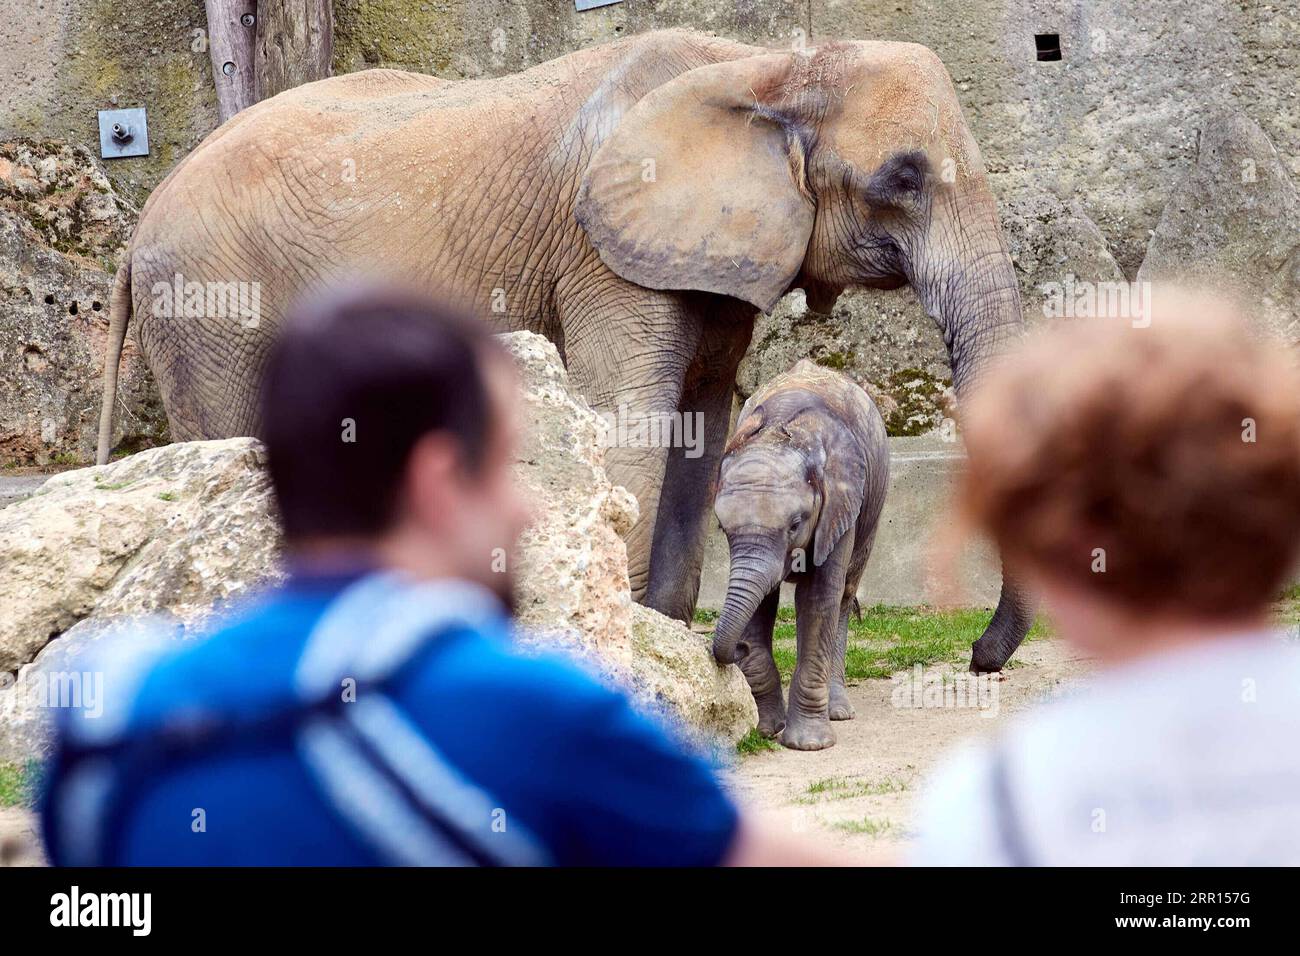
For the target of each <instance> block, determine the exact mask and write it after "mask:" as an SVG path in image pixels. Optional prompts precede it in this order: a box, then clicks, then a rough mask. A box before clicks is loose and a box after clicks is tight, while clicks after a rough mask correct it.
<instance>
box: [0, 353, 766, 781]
mask: <svg viewBox="0 0 1300 956" xmlns="http://www.w3.org/2000/svg"><path fill="white" fill-rule="evenodd" d="M502 340H503V342H504V343H505V345H506V346H507V348H508V349H509V350H510V352H511V353H512V354H513V355H514V356H515V358H516V360H517V361H518V364H519V367H520V370H521V372H522V380H523V401H524V410H525V419H526V423H525V429H524V431H525V435H526V438H525V443H524V447H523V448H522V449H521V454H520V459H519V463H518V465H517V477H518V479H519V480H520V481H521V482H522V483H523V484H524V486H525V487H526V489H527V490H528V493H529V495H530V497H531V498H532V499H533V500H534V501H535V502H536V507H537V512H538V516H537V523H536V525H535V526H534V527H533V528H532V529H531V530H530V531H529V533H528V534H527V535H526V536H525V537H524V539H523V540H522V542H521V549H520V554H519V556H518V560H519V568H518V574H517V580H518V582H519V589H518V595H517V597H518V604H519V607H520V621H521V624H522V625H523V627H524V629H525V634H524V636H523V637H521V640H522V642H523V643H524V645H525V646H526V647H528V648H529V649H532V650H555V649H559V650H563V651H565V652H568V653H571V654H572V655H573V656H574V657H575V658H576V659H578V660H579V661H580V662H581V663H583V664H584V665H585V666H587V667H588V668H589V669H590V670H592V671H593V672H595V673H596V674H598V675H600V676H601V677H602V678H603V679H606V680H608V681H610V682H612V683H615V684H618V685H621V686H623V687H625V688H626V689H628V690H629V691H630V692H631V693H632V695H633V696H634V698H635V699H636V700H637V701H638V702H639V704H640V705H641V706H642V707H643V708H644V709H646V710H647V711H651V712H654V713H656V714H658V715H661V716H664V717H666V718H668V719H669V720H672V721H674V722H676V723H678V724H679V725H680V727H681V729H682V731H683V732H684V735H685V736H686V737H687V738H689V739H691V740H692V741H693V742H695V743H698V744H700V745H705V746H708V745H711V744H713V743H717V742H720V741H721V742H726V743H730V742H734V741H735V740H737V739H739V737H741V736H742V735H743V734H744V733H745V732H746V731H748V730H749V729H750V728H751V727H753V726H754V724H755V722H756V719H757V715H756V712H755V709H754V703H753V700H752V698H751V696H750V693H749V688H748V686H747V685H746V683H745V680H744V677H743V676H742V675H741V673H740V671H739V670H738V669H737V668H735V667H726V668H720V667H718V666H717V664H715V663H714V661H713V657H712V654H711V653H710V650H709V645H708V641H707V639H706V638H705V637H704V636H702V635H698V634H693V633H692V632H691V631H690V630H689V629H688V628H686V627H684V626H683V625H681V624H679V623H677V622H674V621H670V620H668V619H667V618H665V617H663V616H662V615H659V614H656V613H655V612H653V611H650V610H648V609H646V608H641V607H638V606H635V605H633V603H632V601H631V591H630V587H629V584H628V576H627V550H626V547H625V545H624V543H623V539H622V536H623V535H624V534H625V533H626V532H627V531H628V529H629V528H630V527H631V525H632V522H633V521H634V520H635V518H636V513H637V508H636V502H635V500H634V499H633V498H632V497H631V496H630V495H629V494H628V493H627V491H626V490H624V489H623V488H621V487H619V486H615V485H612V484H611V483H610V481H609V478H608V477H607V475H606V474H605V469H604V464H603V451H602V450H601V448H600V447H599V445H598V442H597V428H598V421H599V420H598V419H597V417H596V415H595V413H594V412H593V411H592V410H591V409H590V408H589V407H588V406H587V405H586V403H585V402H584V401H583V400H582V399H581V398H578V397H576V396H575V395H574V394H573V393H572V392H570V390H569V387H568V378H567V375H566V373H565V371H564V367H563V365H562V363H561V362H560V357H559V354H558V353H557V352H556V350H555V347H554V346H553V345H551V344H550V343H549V342H547V341H546V340H545V339H543V338H542V337H540V336H537V335H533V334H531V333H527V332H518V333H515V334H513V335H508V336H503V337H502ZM272 505H273V503H272V495H271V490H270V487H269V481H268V478H267V475H266V471H265V453H264V451H263V448H262V446H261V445H260V444H259V443H258V442H257V441H255V440H254V439H248V438H235V439H227V440H224V441H210V442H186V443H180V444H175V445H168V446H165V447H162V448H155V449H150V450H148V451H144V452H140V453H139V454H136V455H133V456H131V457H128V458H126V459H124V460H122V461H119V462H115V463H112V464H109V465H104V466H101V467H96V468H86V469H80V470H77V471H69V472H65V473H63V474H60V475H56V476H54V477H52V478H50V479H49V480H48V481H47V482H46V483H45V484H44V485H42V486H41V487H40V489H39V490H38V491H37V492H36V493H35V494H34V495H33V496H32V497H30V498H28V499H26V500H24V501H20V502H18V503H16V504H13V505H10V506H8V507H6V508H4V509H2V510H0V605H3V606H4V607H5V608H6V609H7V610H6V614H5V616H4V617H3V619H0V673H3V672H8V671H14V670H18V669H20V668H21V669H22V670H21V672H20V673H19V675H18V677H19V680H18V683H17V685H13V679H12V675H7V674H6V675H5V676H6V677H8V678H9V680H8V683H9V684H10V685H11V686H10V687H8V688H7V689H0V760H4V759H11V760H13V759H19V758H21V757H23V755H30V754H31V753H32V752H33V751H34V750H37V749H39V746H40V741H41V740H42V739H43V720H42V719H41V718H42V717H43V715H41V714H40V713H35V714H33V713H32V712H31V710H30V708H27V709H24V708H23V707H21V706H19V704H20V703H21V700H23V699H26V698H25V697H21V698H20V697H18V695H27V694H29V692H30V689H31V686H32V685H33V682H37V683H36V686H38V687H44V686H45V685H44V684H41V683H39V682H40V681H48V679H49V675H65V676H66V674H68V673H73V674H76V673H80V670H79V669H78V667H77V665H76V664H75V659H76V658H77V657H78V656H80V654H81V653H82V651H83V650H84V648H86V647H89V646H93V645H94V644H96V643H98V642H99V641H100V640H101V639H102V637H103V635H104V634H105V632H106V631H105V629H108V630H109V631H110V632H112V633H114V634H120V633H121V632H122V630H123V628H126V627H132V626H136V625H137V624H138V623H139V622H141V621H142V620H143V619H144V618H146V617H147V618H150V619H152V621H153V622H154V623H153V624H151V625H150V627H149V628H148V631H149V633H156V632H157V631H158V629H159V628H158V625H160V626H161V627H162V629H163V630H164V631H165V632H166V633H167V635H168V636H169V638H171V637H175V636H177V635H178V634H179V635H180V636H184V635H185V634H187V633H195V632H197V631H198V630H200V629H202V627H203V626H204V625H205V624H207V623H209V619H210V617H211V616H212V614H213V612H214V608H217V609H219V608H221V607H223V606H227V605H229V604H230V602H232V601H234V600H237V599H239V598H241V597H243V596H246V595H248V594H250V593H251V592H252V591H253V590H254V589H256V588H258V587H260V586H261V585H263V584H266V583H268V582H273V581H275V580H277V579H278V578H279V577H280V576H281V574H282V571H281V566H280V532H279V528H278V525H277V524H276V522H275V519H274V517H273V507H272ZM124 622H129V623H124ZM29 662H32V663H29ZM69 662H73V663H69ZM7 714H8V715H10V716H8V717H7V716H6V715H7ZM6 755H7V756H6Z"/></svg>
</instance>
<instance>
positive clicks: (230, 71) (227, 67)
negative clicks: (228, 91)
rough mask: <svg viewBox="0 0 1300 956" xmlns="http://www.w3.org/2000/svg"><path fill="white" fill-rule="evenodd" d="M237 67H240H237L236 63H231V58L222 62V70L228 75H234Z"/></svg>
mask: <svg viewBox="0 0 1300 956" xmlns="http://www.w3.org/2000/svg"><path fill="white" fill-rule="evenodd" d="M236 69H238V67H236V66H235V64H234V63H231V62H230V61H229V60H227V61H226V62H225V63H223V64H221V72H222V73H224V74H226V76H233V75H234V72H235V70H236Z"/></svg>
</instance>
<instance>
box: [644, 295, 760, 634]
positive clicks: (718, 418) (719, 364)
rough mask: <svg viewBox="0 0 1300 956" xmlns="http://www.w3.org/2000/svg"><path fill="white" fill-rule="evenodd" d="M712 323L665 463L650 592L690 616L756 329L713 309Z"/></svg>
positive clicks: (675, 614)
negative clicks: (739, 382)
mask: <svg viewBox="0 0 1300 956" xmlns="http://www.w3.org/2000/svg"><path fill="white" fill-rule="evenodd" d="M709 323H710V324H706V325H705V327H704V330H703V333H702V337H701V342H700V350H699V354H698V355H697V356H696V358H695V361H694V362H693V363H692V365H691V368H690V369H689V371H688V373H687V381H686V386H685V390H684V392H683V395H682V402H681V409H680V417H679V418H678V419H676V420H675V421H674V425H675V426H678V425H679V426H680V431H679V432H678V433H676V439H675V440H674V441H673V442H672V443H671V445H672V447H670V448H669V449H668V454H667V461H666V462H665V465H664V480H663V490H662V492H661V493H660V496H659V499H660V506H659V513H658V515H657V517H656V520H655V531H654V544H653V546H652V549H651V557H650V586H649V588H648V589H647V591H646V599H645V603H646V604H647V605H648V606H650V607H652V608H654V609H655V610H656V611H659V612H660V613H661V614H666V615H667V616H668V617H672V618H676V619H677V620H679V621H682V622H684V623H686V624H689V623H690V622H691V618H692V617H693V616H694V614H695V602H696V600H697V599H698V597H699V592H700V569H701V567H702V566H703V563H704V546H705V542H706V540H707V538H708V534H709V526H710V519H711V517H712V514H713V490H714V481H715V479H716V478H717V477H718V463H719V462H720V461H721V460H722V450H723V447H724V446H725V445H726V443H727V432H728V430H729V429H730V426H731V405H732V395H733V393H734V391H735V384H736V369H737V367H738V366H739V365H740V360H741V359H742V358H743V357H744V355H745V349H746V348H747V347H748V346H749V338H750V333H751V332H752V331H753V322H752V321H750V320H748V319H746V318H745V317H743V316H739V317H737V316H732V315H730V314H723V315H719V316H710V317H709Z"/></svg>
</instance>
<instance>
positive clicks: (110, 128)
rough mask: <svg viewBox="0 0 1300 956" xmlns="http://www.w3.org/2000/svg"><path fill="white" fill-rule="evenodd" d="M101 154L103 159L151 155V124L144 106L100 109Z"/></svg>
mask: <svg viewBox="0 0 1300 956" xmlns="http://www.w3.org/2000/svg"><path fill="white" fill-rule="evenodd" d="M99 155H100V158H102V159H123V158H125V157H127V156H148V155H149V125H148V121H147V120H146V118H145V113H144V109H143V108H139V109H131V110H100V111H99Z"/></svg>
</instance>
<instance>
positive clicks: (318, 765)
mask: <svg viewBox="0 0 1300 956" xmlns="http://www.w3.org/2000/svg"><path fill="white" fill-rule="evenodd" d="M136 671H137V673H138V676H137V677H132V676H131V674H132V671H131V668H129V667H125V666H123V667H120V668H118V669H117V670H112V669H106V672H105V687H106V691H107V692H106V694H105V695H104V696H105V698H106V703H105V705H104V706H103V713H102V714H100V715H99V716H97V717H95V718H94V719H90V718H88V717H87V715H85V714H79V713H77V712H75V711H73V712H67V713H63V714H61V715H60V720H59V734H58V745H57V748H56V751H55V755H54V757H53V759H52V761H51V763H50V765H49V768H48V773H47V779H46V786H45V793H44V797H43V801H42V816H43V825H44V829H45V838H46V843H47V847H48V849H49V852H50V855H51V858H52V860H53V861H54V863H55V864H56V865H73V864H80V865H150V864H152V865H200V866H202V865H273V864H280V865H286V864H288V865H377V864H406V865H422V864H433V865H437V864H545V863H553V864H559V865H712V864H716V863H719V862H720V861H721V859H722V857H723V855H724V853H725V852H726V850H727V848H728V846H729V845H730V843H731V841H732V838H733V836H734V834H735V829H736V822H737V814H736V810H735V808H734V806H733V805H732V803H731V802H730V801H729V800H728V799H727V797H726V796H725V794H724V793H723V792H722V791H721V789H720V788H719V786H718V784H717V782H716V780H715V779H714V776H713V773H712V772H711V769H710V767H709V766H708V765H707V764H706V763H705V762H704V761H703V760H702V759H700V758H698V757H696V756H693V755H691V754H689V753H688V752H687V751H686V750H684V749H683V747H682V746H681V744H680V743H679V742H677V741H675V740H674V739H672V737H670V736H669V734H667V733H666V732H665V731H664V730H663V729H661V728H660V727H659V726H658V725H657V724H656V723H654V722H652V721H650V720H648V719H647V718H645V717H643V716H641V715H640V714H638V713H637V712H636V711H634V710H633V709H632V708H631V706H630V705H629V703H628V702H627V700H626V699H625V698H624V697H623V696H621V695H620V694H618V693H616V692H614V691H612V690H610V689H608V688H606V687H605V686H603V685H602V684H600V683H598V682H597V681H596V680H594V679H593V678H591V677H589V676H587V675H586V674H584V673H583V672H582V671H580V670H579V669H578V668H576V667H575V666H574V665H572V664H570V663H567V662H564V661H562V660H558V659H545V658H536V657H525V656H522V655H520V654H518V653H517V652H516V651H514V650H513V649H512V648H511V647H510V627H509V622H508V620H507V619H506V618H505V617H504V616H503V614H502V613H501V610H500V606H499V605H498V604H497V603H496V602H495V599H493V598H491V597H490V596H489V595H488V593H487V592H486V591H484V590H482V589H481V588H477V587H475V586H473V585H469V584H466V583H463V582H454V581H444V582H438V583H433V584H414V583H411V582H407V581H403V580H402V579H400V578H398V577H396V576H395V575H391V574H385V573H376V574H369V575H361V576H352V577H338V578H327V577H304V576H299V577H294V578H291V580H290V582H289V583H288V584H287V585H286V586H285V587H284V588H282V589H280V590H278V591H275V592H272V593H270V594H268V595H267V596H266V597H265V598H264V599H262V600H260V601H258V602H256V603H255V604H254V605H253V606H252V607H250V608H249V609H248V610H247V611H246V612H244V613H243V614H242V615H241V616H240V617H238V618H237V619H236V620H234V621H232V622H231V623H229V624H228V625H226V626H225V627H223V628H221V629H220V630H218V631H216V632H215V633H214V634H212V635H211V636H210V637H205V638H202V639H199V640H197V641H195V642H193V643H190V642H186V644H185V646H183V647H182V648H180V649H178V650H174V651H169V652H166V653H165V654H163V655H162V656H161V657H160V658H156V659H155V660H154V661H152V662H151V663H150V664H149V665H148V666H147V667H142V666H139V664H138V662H137V666H136Z"/></svg>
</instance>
